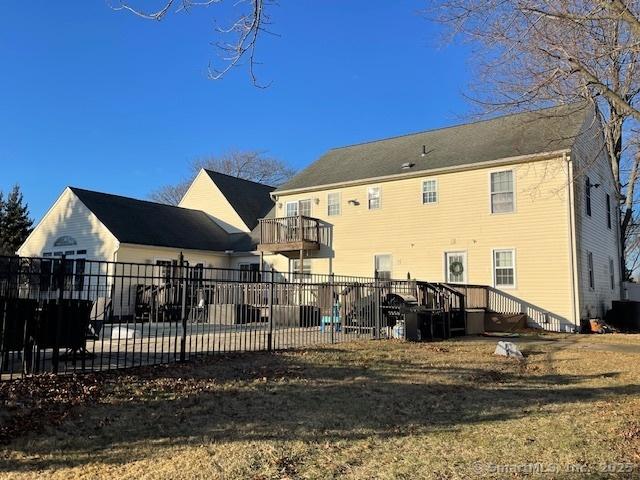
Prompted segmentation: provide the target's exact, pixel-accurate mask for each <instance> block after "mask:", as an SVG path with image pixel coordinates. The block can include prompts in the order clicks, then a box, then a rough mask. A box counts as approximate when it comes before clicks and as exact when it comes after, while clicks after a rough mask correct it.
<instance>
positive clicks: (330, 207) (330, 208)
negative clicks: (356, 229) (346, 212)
mask: <svg viewBox="0 0 640 480" xmlns="http://www.w3.org/2000/svg"><path fill="white" fill-rule="evenodd" d="M327 215H329V216H330V217H333V216H334V215H340V192H332V193H328V194H327Z"/></svg>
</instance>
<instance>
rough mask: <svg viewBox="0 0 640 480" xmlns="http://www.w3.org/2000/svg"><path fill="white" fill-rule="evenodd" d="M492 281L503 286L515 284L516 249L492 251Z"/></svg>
mask: <svg viewBox="0 0 640 480" xmlns="http://www.w3.org/2000/svg"><path fill="white" fill-rule="evenodd" d="M493 283H494V285H495V286H496V287H503V288H504V287H511V288H513V287H515V286H516V251H515V250H514V249H513V248H507V249H496V250H494V251H493Z"/></svg>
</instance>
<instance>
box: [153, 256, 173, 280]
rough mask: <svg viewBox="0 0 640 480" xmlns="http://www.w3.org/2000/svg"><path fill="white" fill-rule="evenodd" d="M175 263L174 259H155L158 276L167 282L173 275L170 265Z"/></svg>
mask: <svg viewBox="0 0 640 480" xmlns="http://www.w3.org/2000/svg"><path fill="white" fill-rule="evenodd" d="M177 264H178V262H177V261H176V260H156V265H157V266H158V267H160V268H159V270H157V271H158V272H159V277H160V278H161V279H164V280H165V281H167V282H168V281H169V280H170V279H171V277H172V276H175V275H174V272H173V268H172V267H173V266H174V265H177Z"/></svg>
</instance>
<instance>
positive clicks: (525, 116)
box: [277, 104, 589, 192]
mask: <svg viewBox="0 0 640 480" xmlns="http://www.w3.org/2000/svg"><path fill="white" fill-rule="evenodd" d="M588 111H589V108H587V107H586V104H572V105H563V106H559V107H552V108H547V109H543V110H538V111H534V112H525V113H518V114H512V115H506V116H502V117H497V118H494V119H490V120H483V121H479V122H475V123H469V124H465V125H456V126H452V127H446V128H441V129H437V130H430V131H426V132H420V133H413V134H409V135H404V136H399V137H393V138H388V139H384V140H377V141H372V142H368V143H362V144H357V145H351V146H347V147H342V148H335V149H332V150H330V151H329V152H327V153H325V154H324V155H323V156H322V157H320V158H319V159H318V160H317V161H315V162H314V163H312V164H311V165H310V166H309V167H307V168H306V169H304V170H303V171H302V172H300V173H299V174H298V175H296V176H295V177H294V178H293V179H291V180H290V181H289V182H287V183H286V184H284V185H282V186H281V187H279V188H278V189H277V191H278V192H280V191H287V190H294V189H304V188H311V187H315V186H320V185H329V184H338V183H343V182H349V181H358V180H366V179H369V178H377V177H385V176H392V175H399V174H403V173H415V172H420V171H425V172H426V171H429V170H436V169H442V168H452V167H458V166H464V165H471V164H475V163H481V162H487V161H492V160H500V159H503V158H510V157H516V156H525V155H535V154H542V153H545V152H553V151H558V150H563V149H569V148H571V146H572V145H573V143H574V141H575V138H576V136H577V135H578V134H579V132H580V129H581V127H582V125H583V124H584V121H585V116H586V115H587V112H588ZM403 164H412V166H411V167H410V169H408V170H405V169H403V168H402V165H403Z"/></svg>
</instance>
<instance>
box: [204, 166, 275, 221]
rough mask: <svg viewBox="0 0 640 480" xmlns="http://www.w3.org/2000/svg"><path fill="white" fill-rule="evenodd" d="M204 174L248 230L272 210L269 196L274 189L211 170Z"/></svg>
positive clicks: (271, 201)
mask: <svg viewBox="0 0 640 480" xmlns="http://www.w3.org/2000/svg"><path fill="white" fill-rule="evenodd" d="M205 172H206V173H207V174H208V175H209V177H210V178H211V180H213V181H214V183H215V184H216V185H217V186H218V188H219V189H220V191H221V192H222V194H223V195H224V196H225V197H226V199H227V200H228V201H229V203H230V204H231V206H232V207H233V208H234V210H235V211H236V212H237V213H238V215H240V218H241V219H242V221H243V222H244V223H245V224H246V225H247V227H249V229H253V228H254V227H255V226H256V225H257V224H258V219H260V218H262V217H264V216H265V215H266V214H267V213H268V212H269V210H271V209H272V208H273V200H271V197H270V196H269V194H270V193H271V192H273V191H274V190H275V187H270V186H269V185H264V184H262V183H257V182H252V181H249V180H245V179H243V178H238V177H232V176H230V175H225V174H223V173H218V172H214V171H212V170H206V169H205Z"/></svg>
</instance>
